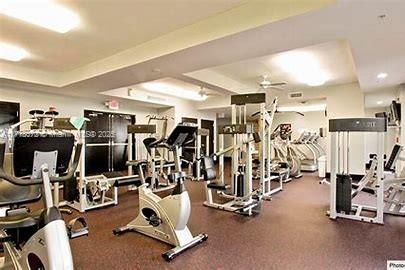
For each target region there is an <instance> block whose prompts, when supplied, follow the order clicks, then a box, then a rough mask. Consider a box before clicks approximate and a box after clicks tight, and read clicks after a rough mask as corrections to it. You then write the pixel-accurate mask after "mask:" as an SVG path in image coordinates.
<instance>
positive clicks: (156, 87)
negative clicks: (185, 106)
mask: <svg viewBox="0 0 405 270" xmlns="http://www.w3.org/2000/svg"><path fill="white" fill-rule="evenodd" d="M141 86H142V87H143V88H145V89H146V90H149V91H152V92H156V93H160V94H166V95H170V96H175V97H178V98H183V99H190V100H195V101H203V100H206V99H207V97H208V96H207V95H200V94H199V92H195V91H191V90H186V89H183V88H180V87H178V86H175V85H172V84H168V83H161V82H147V83H143V84H141Z"/></svg>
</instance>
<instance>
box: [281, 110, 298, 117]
mask: <svg viewBox="0 0 405 270" xmlns="http://www.w3.org/2000/svg"><path fill="white" fill-rule="evenodd" d="M276 113H296V114H299V115H301V116H305V114H303V113H301V112H296V111H288V112H280V111H278V110H276Z"/></svg>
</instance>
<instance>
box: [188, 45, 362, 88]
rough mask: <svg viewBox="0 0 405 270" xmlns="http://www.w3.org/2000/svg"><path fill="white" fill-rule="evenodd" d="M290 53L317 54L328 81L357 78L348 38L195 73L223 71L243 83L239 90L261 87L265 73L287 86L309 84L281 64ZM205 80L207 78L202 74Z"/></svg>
mask: <svg viewBox="0 0 405 270" xmlns="http://www.w3.org/2000/svg"><path fill="white" fill-rule="evenodd" d="M287 54H289V55H292V54H306V55H310V56H311V57H313V59H314V61H316V62H317V63H319V66H320V67H321V68H322V70H323V71H325V72H326V73H327V74H328V76H329V78H328V80H327V82H326V84H325V85H333V84H344V83H351V82H355V81H356V80H357V76H356V72H355V69H354V63H353V59H352V55H351V52H350V48H349V46H348V44H347V42H345V41H333V42H328V43H324V44H320V45H315V46H310V47H306V48H301V49H296V50H292V51H288V52H283V53H279V54H273V55H269V56H263V57H259V58H254V59H249V60H244V61H240V62H236V63H231V64H227V65H222V66H218V67H213V68H209V69H205V70H203V71H201V70H200V71H197V72H195V73H194V74H197V75H196V76H194V78H196V79H198V78H199V76H198V74H200V76H201V74H202V73H204V72H209V74H211V78H212V77H213V76H212V73H219V74H220V75H222V76H225V77H226V78H229V79H232V80H234V81H237V82H238V83H239V86H236V87H239V89H235V88H233V90H234V91H237V92H245V91H254V90H258V89H259V85H258V82H259V81H261V80H262V78H261V76H263V75H268V79H269V80H270V82H280V81H281V82H283V81H284V82H287V83H288V85H286V86H283V88H284V89H286V90H294V89H296V88H299V89H302V88H307V87H309V86H308V85H306V84H305V83H302V82H301V81H299V80H298V78H297V77H296V76H294V75H293V74H291V73H289V72H287V71H285V70H283V69H282V68H280V66H279V65H278V63H277V59H279V57H280V56H281V57H282V56H285V55H287ZM192 74H193V73H191V74H189V75H191V76H193V75H192ZM218 78H221V76H218ZM202 80H204V79H203V78H202ZM211 83H212V81H211ZM218 83H220V82H218Z"/></svg>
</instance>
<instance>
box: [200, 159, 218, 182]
mask: <svg viewBox="0 0 405 270" xmlns="http://www.w3.org/2000/svg"><path fill="white" fill-rule="evenodd" d="M201 165H202V174H203V176H204V180H205V181H211V180H215V179H216V178H217V171H216V168H215V164H214V160H213V159H212V158H211V157H203V158H202V164H201Z"/></svg>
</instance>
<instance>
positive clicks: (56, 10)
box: [0, 0, 80, 33]
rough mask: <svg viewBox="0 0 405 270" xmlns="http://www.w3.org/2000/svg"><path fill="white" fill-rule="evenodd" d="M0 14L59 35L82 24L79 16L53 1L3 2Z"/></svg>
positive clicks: (0, 4)
mask: <svg viewBox="0 0 405 270" xmlns="http://www.w3.org/2000/svg"><path fill="white" fill-rule="evenodd" d="M0 13H2V14H5V15H7V16H10V17H13V18H17V19H19V20H22V21H25V22H28V23H32V24H35V25H38V26H41V27H44V28H47V29H49V30H52V31H56V32H59V33H66V32H69V31H70V30H72V29H73V28H75V27H77V26H78V25H79V23H80V19H79V16H78V15H76V14H75V13H74V12H72V11H71V10H69V9H67V8H65V7H63V6H62V5H59V4H57V3H55V2H53V1H51V0H35V1H24V0H2V1H1V3H0Z"/></svg>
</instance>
